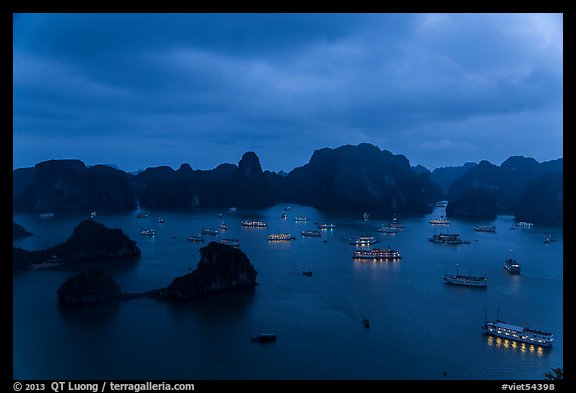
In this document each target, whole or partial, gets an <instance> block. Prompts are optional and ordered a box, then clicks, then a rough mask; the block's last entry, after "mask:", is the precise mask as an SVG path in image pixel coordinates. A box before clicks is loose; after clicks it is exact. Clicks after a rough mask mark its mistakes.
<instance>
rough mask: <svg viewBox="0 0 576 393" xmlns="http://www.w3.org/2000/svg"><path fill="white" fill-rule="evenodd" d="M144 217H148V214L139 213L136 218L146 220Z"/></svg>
mask: <svg viewBox="0 0 576 393" xmlns="http://www.w3.org/2000/svg"><path fill="white" fill-rule="evenodd" d="M144 217H148V213H138V215H137V216H136V218H144Z"/></svg>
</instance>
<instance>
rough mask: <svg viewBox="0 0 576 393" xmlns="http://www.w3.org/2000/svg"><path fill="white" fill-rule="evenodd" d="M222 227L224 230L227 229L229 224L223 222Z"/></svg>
mask: <svg viewBox="0 0 576 393" xmlns="http://www.w3.org/2000/svg"><path fill="white" fill-rule="evenodd" d="M220 229H222V230H224V231H225V230H227V229H228V225H226V224H224V223H222V224H220Z"/></svg>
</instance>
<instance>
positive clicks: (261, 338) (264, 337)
mask: <svg viewBox="0 0 576 393" xmlns="http://www.w3.org/2000/svg"><path fill="white" fill-rule="evenodd" d="M276 339H277V337H276V335H275V334H272V333H263V334H260V335H258V336H256V337H254V338H253V339H252V342H258V343H268V342H274V341H276Z"/></svg>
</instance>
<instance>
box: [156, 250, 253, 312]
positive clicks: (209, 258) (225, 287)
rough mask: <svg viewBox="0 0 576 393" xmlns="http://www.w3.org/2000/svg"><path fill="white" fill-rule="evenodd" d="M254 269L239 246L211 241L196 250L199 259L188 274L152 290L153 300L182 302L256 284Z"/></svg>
mask: <svg viewBox="0 0 576 393" xmlns="http://www.w3.org/2000/svg"><path fill="white" fill-rule="evenodd" d="M257 274H258V272H257V271H256V269H254V266H253V265H252V264H251V263H250V260H249V259H248V257H247V256H246V254H244V252H243V251H242V250H240V249H237V248H235V247H232V246H228V245H226V244H221V243H217V242H211V243H210V244H208V245H207V246H206V247H202V248H201V249H200V261H199V262H198V265H197V266H196V269H194V270H193V271H192V272H191V273H189V274H186V275H184V276H181V277H177V278H175V279H174V280H173V281H172V282H171V283H170V285H168V286H167V287H166V288H163V289H159V290H156V291H153V296H152V297H154V298H155V299H158V300H164V301H171V302H185V301H190V300H193V299H196V298H198V297H201V296H205V295H209V294H212V293H218V292H225V291H230V290H235V289H241V288H250V287H254V286H256V285H257V283H256V276H257Z"/></svg>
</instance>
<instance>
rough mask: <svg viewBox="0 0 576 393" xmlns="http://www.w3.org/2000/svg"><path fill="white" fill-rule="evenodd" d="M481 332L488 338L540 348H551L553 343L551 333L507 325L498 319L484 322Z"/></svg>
mask: <svg viewBox="0 0 576 393" xmlns="http://www.w3.org/2000/svg"><path fill="white" fill-rule="evenodd" d="M482 330H484V332H485V333H486V334H488V335H490V336H494V337H499V338H503V339H505V340H512V341H517V342H520V343H524V344H529V345H536V346H540V347H551V346H552V343H553V342H554V335H553V334H552V333H551V332H544V331H541V330H538V329H532V328H529V327H528V326H518V325H513V324H509V323H506V322H503V321H500V320H499V319H498V318H496V321H495V322H488V321H485V322H484V323H483V324H482Z"/></svg>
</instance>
